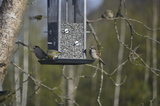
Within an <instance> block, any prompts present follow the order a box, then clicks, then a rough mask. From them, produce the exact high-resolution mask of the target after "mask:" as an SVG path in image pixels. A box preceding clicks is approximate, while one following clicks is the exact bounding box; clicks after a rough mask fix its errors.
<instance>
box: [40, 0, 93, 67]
mask: <svg viewBox="0 0 160 106" xmlns="http://www.w3.org/2000/svg"><path fill="white" fill-rule="evenodd" d="M48 50H57V51H60V52H61V54H60V55H59V56H58V58H57V59H53V60H52V59H49V60H40V61H39V62H40V63H41V64H64V65H77V64H89V63H93V62H94V60H92V59H86V0H48Z"/></svg>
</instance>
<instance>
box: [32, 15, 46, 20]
mask: <svg viewBox="0 0 160 106" xmlns="http://www.w3.org/2000/svg"><path fill="white" fill-rule="evenodd" d="M44 18H46V16H44V15H36V16H33V17H30V19H33V20H34V19H35V20H37V21H40V20H42V19H44Z"/></svg>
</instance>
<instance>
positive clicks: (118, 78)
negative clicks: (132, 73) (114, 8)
mask: <svg viewBox="0 0 160 106" xmlns="http://www.w3.org/2000/svg"><path fill="white" fill-rule="evenodd" d="M120 39H121V41H122V42H124V41H125V21H124V20H122V21H121V38H120ZM123 52H124V46H123V45H121V44H120V47H119V52H118V66H119V65H120V64H121V63H122V60H123ZM121 72H122V67H120V68H119V69H118V71H117V76H116V83H121ZM119 95H120V86H116V87H115V93H114V106H119Z"/></svg>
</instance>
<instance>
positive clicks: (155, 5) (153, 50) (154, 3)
mask: <svg viewBox="0 0 160 106" xmlns="http://www.w3.org/2000/svg"><path fill="white" fill-rule="evenodd" d="M157 16H158V12H157V0H153V28H156V26H157V22H158V19H157ZM153 39H157V31H153ZM152 55H153V68H157V45H156V42H155V41H152ZM154 99H157V76H156V75H153V100H154ZM154 101H155V102H154V106H157V100H154Z"/></svg>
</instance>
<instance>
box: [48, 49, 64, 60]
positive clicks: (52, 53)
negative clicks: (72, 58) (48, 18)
mask: <svg viewBox="0 0 160 106" xmlns="http://www.w3.org/2000/svg"><path fill="white" fill-rule="evenodd" d="M61 53H62V52H60V51H57V50H48V51H47V55H48V57H49V58H51V59H53V60H54V59H56V58H58V56H59V55H60V54H61Z"/></svg>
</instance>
